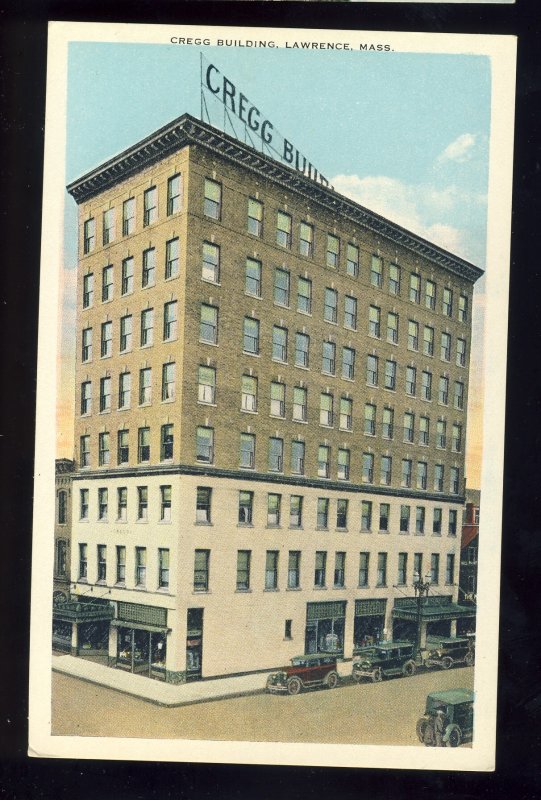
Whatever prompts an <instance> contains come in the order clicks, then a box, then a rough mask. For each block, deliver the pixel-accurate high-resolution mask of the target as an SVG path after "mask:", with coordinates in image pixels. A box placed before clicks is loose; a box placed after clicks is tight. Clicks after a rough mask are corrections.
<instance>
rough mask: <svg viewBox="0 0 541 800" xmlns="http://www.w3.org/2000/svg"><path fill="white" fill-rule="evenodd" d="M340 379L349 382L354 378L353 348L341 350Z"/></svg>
mask: <svg viewBox="0 0 541 800" xmlns="http://www.w3.org/2000/svg"><path fill="white" fill-rule="evenodd" d="M342 377H343V378H345V379H346V380H349V381H352V380H353V379H354V378H355V350H354V349H353V347H343V348H342Z"/></svg>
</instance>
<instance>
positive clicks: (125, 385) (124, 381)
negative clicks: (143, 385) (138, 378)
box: [118, 372, 131, 408]
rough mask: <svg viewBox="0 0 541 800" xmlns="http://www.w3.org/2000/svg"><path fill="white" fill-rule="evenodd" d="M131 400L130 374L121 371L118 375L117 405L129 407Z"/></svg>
mask: <svg viewBox="0 0 541 800" xmlns="http://www.w3.org/2000/svg"><path fill="white" fill-rule="evenodd" d="M130 402H131V374H130V373H129V372H121V373H120V375H119V376H118V407H119V408H129V407H130Z"/></svg>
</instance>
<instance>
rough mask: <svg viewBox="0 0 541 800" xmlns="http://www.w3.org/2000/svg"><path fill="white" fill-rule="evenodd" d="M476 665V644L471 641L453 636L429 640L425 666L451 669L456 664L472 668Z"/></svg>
mask: <svg viewBox="0 0 541 800" xmlns="http://www.w3.org/2000/svg"><path fill="white" fill-rule="evenodd" d="M474 663H475V644H474V642H473V641H472V640H471V639H468V638H457V637H453V636H449V637H447V638H443V637H434V638H428V639H427V642H426V658H425V661H424V664H425V666H427V667H441V669H450V668H451V667H452V666H454V665H455V664H465V665H466V666H467V667H471V666H473V664H474Z"/></svg>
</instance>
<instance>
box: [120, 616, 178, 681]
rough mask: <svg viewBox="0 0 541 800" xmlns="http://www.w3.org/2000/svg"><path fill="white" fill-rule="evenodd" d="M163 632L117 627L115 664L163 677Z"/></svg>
mask: <svg viewBox="0 0 541 800" xmlns="http://www.w3.org/2000/svg"><path fill="white" fill-rule="evenodd" d="M166 654H167V640H166V637H165V634H163V633H159V632H156V631H147V630H139V629H137V628H119V629H118V643H117V666H119V667H123V668H125V669H129V671H130V672H133V673H136V674H146V675H149V676H150V677H156V678H159V677H164V678H165V658H166Z"/></svg>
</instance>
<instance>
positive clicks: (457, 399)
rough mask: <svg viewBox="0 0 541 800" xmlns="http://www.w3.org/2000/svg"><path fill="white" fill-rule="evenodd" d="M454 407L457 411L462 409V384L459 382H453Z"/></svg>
mask: <svg viewBox="0 0 541 800" xmlns="http://www.w3.org/2000/svg"><path fill="white" fill-rule="evenodd" d="M454 406H455V408H458V409H459V410H462V409H463V408H464V384H463V383H461V382H460V381H455V396H454Z"/></svg>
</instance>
